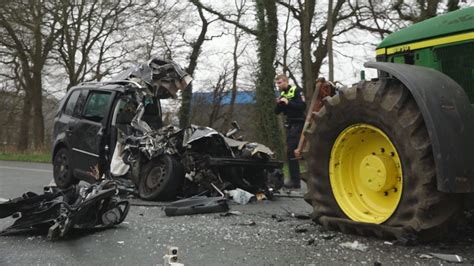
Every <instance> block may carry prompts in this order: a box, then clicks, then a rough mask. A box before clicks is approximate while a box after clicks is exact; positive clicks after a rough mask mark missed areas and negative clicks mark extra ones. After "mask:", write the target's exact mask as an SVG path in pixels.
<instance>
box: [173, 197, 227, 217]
mask: <svg viewBox="0 0 474 266" xmlns="http://www.w3.org/2000/svg"><path fill="white" fill-rule="evenodd" d="M228 210H229V206H228V205H227V200H226V199H225V198H222V197H210V198H208V197H193V198H189V199H182V200H178V201H175V202H172V203H171V204H169V205H167V206H166V207H165V208H164V211H165V214H166V215H167V216H179V215H191V214H201V213H215V212H227V211H228Z"/></svg>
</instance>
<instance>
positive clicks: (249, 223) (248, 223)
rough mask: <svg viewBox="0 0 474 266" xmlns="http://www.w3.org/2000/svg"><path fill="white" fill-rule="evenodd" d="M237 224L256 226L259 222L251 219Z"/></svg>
mask: <svg viewBox="0 0 474 266" xmlns="http://www.w3.org/2000/svg"><path fill="white" fill-rule="evenodd" d="M236 225H242V226H255V225H257V223H256V222H255V221H253V220H250V221H248V222H245V223H239V224H236Z"/></svg>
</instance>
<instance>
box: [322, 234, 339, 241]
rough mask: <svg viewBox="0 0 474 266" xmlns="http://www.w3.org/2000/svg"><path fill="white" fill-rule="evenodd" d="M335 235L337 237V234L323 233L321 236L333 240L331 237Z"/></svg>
mask: <svg viewBox="0 0 474 266" xmlns="http://www.w3.org/2000/svg"><path fill="white" fill-rule="evenodd" d="M334 237H336V235H335V234H322V235H321V238H322V239H324V240H331V239H333V238H334Z"/></svg>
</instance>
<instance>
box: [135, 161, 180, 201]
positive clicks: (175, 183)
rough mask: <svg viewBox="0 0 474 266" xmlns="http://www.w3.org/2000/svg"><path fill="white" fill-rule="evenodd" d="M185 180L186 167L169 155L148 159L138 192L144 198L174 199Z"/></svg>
mask: <svg viewBox="0 0 474 266" xmlns="http://www.w3.org/2000/svg"><path fill="white" fill-rule="evenodd" d="M183 182H184V169H183V166H182V165H181V163H180V162H178V161H177V160H176V159H175V158H173V157H172V156H169V155H162V156H159V157H157V158H154V159H153V160H150V161H148V162H147V163H145V165H143V166H142V169H141V170H140V181H139V185H138V192H139V195H140V198H142V199H144V200H162V201H168V200H174V199H176V196H177V195H178V191H179V189H180V185H182V184H183Z"/></svg>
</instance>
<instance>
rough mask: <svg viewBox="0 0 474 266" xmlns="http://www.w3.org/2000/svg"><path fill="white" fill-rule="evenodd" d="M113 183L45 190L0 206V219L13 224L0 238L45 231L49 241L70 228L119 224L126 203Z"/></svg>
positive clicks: (127, 207) (127, 204)
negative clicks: (118, 194) (6, 219)
mask: <svg viewBox="0 0 474 266" xmlns="http://www.w3.org/2000/svg"><path fill="white" fill-rule="evenodd" d="M117 193H118V189H117V185H116V183H115V182H113V181H110V180H104V181H102V182H100V183H98V184H93V185H85V186H82V185H81V186H73V187H70V188H67V189H58V188H56V187H45V192H44V194H41V195H38V194H35V193H33V192H27V193H25V194H23V195H22V196H21V197H19V198H14V199H11V200H8V201H6V202H3V203H0V218H7V217H12V218H14V219H16V220H15V221H14V223H13V224H12V225H11V226H9V227H7V228H5V229H4V230H3V231H1V232H0V235H8V234H15V233H21V232H28V231H32V230H39V231H45V230H46V231H47V237H48V239H50V240H56V239H58V238H62V237H64V236H65V235H66V234H67V233H68V232H69V231H70V230H71V229H74V228H77V229H101V228H109V227H112V226H115V225H117V224H120V223H121V222H122V221H123V220H124V219H125V217H126V216H127V214H128V209H129V203H128V201H124V200H121V199H120V198H119V197H118V196H117Z"/></svg>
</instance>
